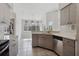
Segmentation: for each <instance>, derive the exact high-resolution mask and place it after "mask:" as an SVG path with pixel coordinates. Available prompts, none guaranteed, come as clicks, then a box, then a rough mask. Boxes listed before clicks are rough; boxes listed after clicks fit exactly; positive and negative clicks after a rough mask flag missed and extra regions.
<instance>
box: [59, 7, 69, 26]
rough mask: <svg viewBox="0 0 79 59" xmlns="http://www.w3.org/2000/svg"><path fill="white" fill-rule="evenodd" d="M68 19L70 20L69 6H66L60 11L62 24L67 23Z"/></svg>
mask: <svg viewBox="0 0 79 59" xmlns="http://www.w3.org/2000/svg"><path fill="white" fill-rule="evenodd" d="M68 20H69V6H66V7H65V8H63V9H61V11H60V24H61V25H66V24H67V23H68Z"/></svg>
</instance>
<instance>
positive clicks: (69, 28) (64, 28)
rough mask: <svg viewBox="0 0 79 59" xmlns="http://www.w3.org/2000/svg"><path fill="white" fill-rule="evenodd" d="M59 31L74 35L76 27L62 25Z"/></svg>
mask: <svg viewBox="0 0 79 59" xmlns="http://www.w3.org/2000/svg"><path fill="white" fill-rule="evenodd" d="M60 31H62V32H72V33H75V32H76V25H75V24H74V25H63V26H60Z"/></svg>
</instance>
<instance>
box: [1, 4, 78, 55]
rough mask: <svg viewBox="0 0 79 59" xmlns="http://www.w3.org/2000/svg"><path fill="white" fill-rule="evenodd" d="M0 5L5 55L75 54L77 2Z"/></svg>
mask: <svg viewBox="0 0 79 59" xmlns="http://www.w3.org/2000/svg"><path fill="white" fill-rule="evenodd" d="M0 6H1V7H0V8H1V10H0V12H1V14H0V16H1V17H0V18H1V20H0V24H1V25H4V26H3V27H1V26H0V27H1V28H2V29H1V30H0V31H1V35H2V36H1V37H0V38H1V39H0V41H2V39H4V41H5V40H9V42H8V49H9V52H8V53H9V54H8V55H9V56H78V55H79V51H78V49H79V48H78V46H79V39H78V37H79V34H78V32H79V31H78V30H79V26H78V25H79V24H78V21H79V20H78V16H79V10H78V9H79V4H78V3H14V4H12V3H11V4H9V3H6V4H5V3H4V4H0ZM4 8H6V9H4ZM4 11H5V12H4ZM7 14H9V15H7ZM7 18H8V19H7ZM2 19H4V20H2ZM5 24H7V26H5ZM3 29H5V30H3ZM4 31H5V32H4ZM25 41H26V42H25ZM24 42H25V43H24ZM4 45H5V44H4ZM5 46H7V45H5ZM5 48H6V47H5ZM0 51H3V50H2V49H0ZM4 53H5V52H4ZM0 54H1V53H0Z"/></svg>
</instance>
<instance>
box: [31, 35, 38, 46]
mask: <svg viewBox="0 0 79 59" xmlns="http://www.w3.org/2000/svg"><path fill="white" fill-rule="evenodd" d="M36 46H38V34H32V47H36Z"/></svg>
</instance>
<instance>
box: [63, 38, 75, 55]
mask: <svg viewBox="0 0 79 59" xmlns="http://www.w3.org/2000/svg"><path fill="white" fill-rule="evenodd" d="M63 55H64V56H74V55H75V41H74V40H71V39H66V38H64V39H63Z"/></svg>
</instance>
